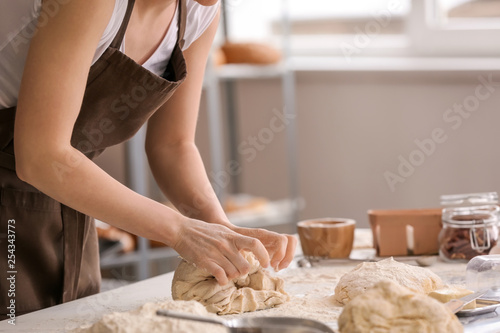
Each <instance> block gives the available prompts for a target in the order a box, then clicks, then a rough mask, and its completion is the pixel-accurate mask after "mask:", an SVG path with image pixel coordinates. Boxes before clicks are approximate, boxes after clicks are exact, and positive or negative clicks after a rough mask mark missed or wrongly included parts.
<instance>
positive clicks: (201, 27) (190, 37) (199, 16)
mask: <svg viewBox="0 0 500 333" xmlns="http://www.w3.org/2000/svg"><path fill="white" fill-rule="evenodd" d="M186 7H187V24H186V32H185V35H184V39H185V41H186V44H185V45H184V48H185V49H186V48H188V47H189V45H191V43H193V42H194V41H195V40H197V39H198V38H199V37H200V36H201V35H202V34H203V32H205V30H206V29H207V28H208V26H209V25H210V23H212V21H213V20H214V18H215V16H216V15H217V12H218V11H219V7H220V1H217V3H216V4H215V5H213V6H203V5H200V4H199V3H198V2H196V1H195V0H186Z"/></svg>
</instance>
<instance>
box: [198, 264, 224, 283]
mask: <svg viewBox="0 0 500 333" xmlns="http://www.w3.org/2000/svg"><path fill="white" fill-rule="evenodd" d="M199 267H200V268H202V269H204V270H206V271H207V272H208V273H209V274H211V275H213V276H214V277H215V279H216V280H217V282H218V283H219V285H221V286H224V285H226V284H227V283H228V282H229V279H228V278H227V275H226V271H225V270H224V269H223V268H222V267H221V266H219V265H218V264H216V263H215V262H213V261H207V262H205V263H204V264H203V265H200V266H199Z"/></svg>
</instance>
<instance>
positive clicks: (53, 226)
mask: <svg viewBox="0 0 500 333" xmlns="http://www.w3.org/2000/svg"><path fill="white" fill-rule="evenodd" d="M133 6H134V0H129V3H128V7H127V12H126V14H125V18H124V20H123V23H122V25H121V27H120V30H119V32H118V34H117V35H116V37H115V39H114V40H113V42H112V43H111V45H110V47H109V48H108V49H107V50H106V51H105V52H104V54H103V55H102V56H101V57H100V58H99V59H98V60H97V61H96V62H95V63H94V64H93V65H92V66H91V68H90V71H89V76H88V80H87V86H86V90H85V94H84V99H83V102H82V107H81V110H80V113H79V115H78V118H77V120H76V122H75V126H74V128H73V134H72V137H71V145H72V146H73V147H75V148H76V149H78V150H79V151H81V152H82V153H84V154H85V155H86V156H87V157H88V158H90V159H93V158H94V157H96V156H98V155H99V154H100V153H101V152H102V151H103V150H104V149H105V148H107V147H109V146H112V145H116V144H118V143H121V142H124V141H126V140H127V139H129V138H131V137H132V136H133V135H134V134H135V133H136V132H137V131H138V130H139V129H140V128H141V127H142V125H143V124H144V123H145V122H146V121H147V120H148V119H149V118H150V117H151V116H152V115H153V113H154V112H155V111H156V110H158V108H159V107H160V106H161V105H163V104H164V103H165V102H166V101H167V100H168V99H169V98H170V96H172V94H173V93H174V91H175V90H176V89H177V87H178V86H179V85H180V84H181V83H182V82H183V81H184V79H185V78H186V75H187V72H186V63H185V61H184V56H183V54H182V47H183V45H184V31H185V28H186V0H179V8H178V11H179V30H178V36H177V43H176V45H175V47H174V50H173V51H172V56H171V59H170V62H169V64H168V66H167V68H166V70H165V72H164V74H163V75H162V76H161V77H160V76H158V75H156V74H154V73H152V72H150V71H148V70H147V69H145V68H144V67H142V66H141V65H139V64H137V63H136V62H135V61H133V60H132V59H130V58H129V57H127V56H126V55H125V54H123V53H122V52H120V51H119V47H120V45H121V44H122V40H123V38H124V36H125V31H126V29H127V25H128V22H129V19H130V15H131V13H132V9H133ZM15 109H16V108H15V107H13V108H9V109H4V110H0V258H1V259H0V279H1V281H2V283H1V284H0V320H2V319H7V318H8V317H7V314H8V309H7V307H8V306H9V304H10V303H9V302H10V298H8V296H7V295H8V291H9V283H4V281H6V279H7V278H8V277H9V276H10V275H11V274H7V272H8V271H12V269H10V268H9V266H8V262H7V257H8V255H9V254H10V253H9V252H8V244H10V243H9V242H8V235H7V233H8V231H7V230H8V224H9V222H8V221H9V220H14V221H15V229H12V230H15V271H17V273H16V274H15V278H16V283H15V285H16V292H15V304H16V310H15V313H16V316H19V315H22V314H24V313H28V312H31V311H35V310H39V309H42V308H45V307H49V306H53V305H56V304H59V303H63V302H68V301H71V300H74V299H77V298H80V297H84V296H88V295H92V294H95V293H97V292H99V287H100V280H101V276H100V269H99V251H98V242H97V233H96V230H95V224H94V220H93V218H91V217H89V216H86V215H84V214H82V213H80V212H77V211H75V210H74V209H71V208H69V207H67V206H65V205H63V204H61V203H59V202H57V201H55V200H54V199H52V198H50V197H48V196H46V195H44V194H43V193H41V192H40V191H38V190H37V189H36V188H34V187H33V186H31V185H29V184H27V183H25V182H23V181H21V180H20V179H19V178H18V177H17V175H16V172H15V157H14V143H13V137H14V120H15ZM10 224H12V222H10ZM9 264H12V262H9Z"/></svg>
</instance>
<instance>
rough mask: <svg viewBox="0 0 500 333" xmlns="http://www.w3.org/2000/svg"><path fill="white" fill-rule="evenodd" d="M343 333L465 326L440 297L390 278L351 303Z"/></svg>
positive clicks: (413, 332) (435, 331) (433, 332)
mask: <svg viewBox="0 0 500 333" xmlns="http://www.w3.org/2000/svg"><path fill="white" fill-rule="evenodd" d="M338 323H339V329H340V332H341V333H386V332H387V333H389V332H390V333H441V332H446V333H456V332H457V333H458V332H463V326H462V325H461V324H460V322H459V321H458V319H457V317H456V316H455V315H454V314H453V313H452V312H451V311H450V310H448V308H447V307H446V306H445V305H444V304H442V303H440V302H439V301H437V300H435V299H433V298H431V297H429V296H427V295H422V294H417V293H414V292H412V291H411V290H409V289H407V288H405V287H403V286H401V285H399V284H397V283H395V282H393V281H390V280H385V281H380V282H378V283H377V284H376V285H375V286H374V287H372V288H371V289H368V290H367V291H366V292H365V293H363V294H361V295H359V296H357V297H356V298H354V299H353V300H351V301H350V302H349V304H347V305H346V306H345V307H344V309H343V311H342V313H341V314H340V317H339V321H338Z"/></svg>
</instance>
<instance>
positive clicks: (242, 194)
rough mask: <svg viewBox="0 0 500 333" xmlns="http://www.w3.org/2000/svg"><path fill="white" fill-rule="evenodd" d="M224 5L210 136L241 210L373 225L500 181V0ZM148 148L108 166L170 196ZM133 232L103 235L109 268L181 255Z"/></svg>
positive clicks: (154, 269) (233, 214) (144, 268)
mask: <svg viewBox="0 0 500 333" xmlns="http://www.w3.org/2000/svg"><path fill="white" fill-rule="evenodd" d="M221 11H222V13H223V15H222V18H221V23H220V28H219V33H218V35H217V38H216V42H215V45H214V48H213V52H212V56H211V59H210V61H209V63H208V64H207V73H206V78H205V86H204V90H203V96H202V102H201V108H200V115H199V121H198V134H197V144H198V147H199V150H200V152H201V154H202V156H203V158H204V161H205V166H206V168H207V171H208V174H209V177H210V179H211V181H212V183H213V185H214V187H215V189H216V191H217V193H218V195H219V197H220V200H221V202H223V204H224V207H225V209H226V211H227V213H228V216H229V217H230V219H231V220H232V221H233V223H235V224H239V225H244V226H249V227H264V228H269V229H272V230H276V231H281V232H289V233H295V231H296V229H295V225H296V222H297V221H299V220H303V219H309V218H318V217H326V216H330V217H345V218H353V219H355V220H356V221H357V226H358V227H365V228H366V227H368V226H369V224H368V215H367V210H369V209H394V208H435V207H439V204H440V203H439V196H440V195H442V194H454V193H471V192H487V191H498V190H499V189H500V179H499V177H498V171H497V170H498V169H499V166H500V154H499V152H498V148H497V147H498V142H499V141H498V134H497V131H498V127H499V124H500V43H499V40H500V1H499V0H395V1H392V0H351V1H349V2H345V1H344V2H341V1H331V0H311V1H298V0H281V1H280V0H273V1H264V0H252V1H245V0H226V1H222V9H221ZM143 145H144V144H143V133H139V135H138V136H136V137H135V138H134V139H133V140H132V141H131V142H128V143H126V144H123V145H119V146H116V147H112V148H110V149H108V150H107V151H106V152H105V153H104V154H103V155H102V156H100V157H99V159H98V160H97V163H98V164H99V165H101V166H102V167H103V168H104V169H105V170H106V171H107V172H108V173H110V174H111V175H112V176H113V177H115V178H116V179H118V180H119V181H121V182H123V183H124V184H126V185H127V186H130V187H131V188H133V189H135V190H136V191H138V192H140V193H143V194H145V195H147V196H149V197H151V198H154V199H155V200H158V201H160V202H165V203H166V204H168V203H167V202H166V199H165V198H164V197H163V196H162V195H161V193H160V191H159V190H158V188H157V187H156V185H155V183H154V180H153V179H152V177H151V175H150V172H149V169H148V166H147V161H146V159H145V156H144V154H143V152H142V150H143ZM101 229H102V230H101V234H106V232H108V233H109V230H108V229H107V226H105V225H101ZM120 237H122V238H121V239H125V238H127V239H128V240H126V241H118V242H117V241H116V238H118V236H116V237H114V239H113V237H112V238H111V240H109V239H108V242H107V243H104V242H103V245H102V250H103V254H102V267H103V274H104V276H105V277H114V278H119V279H124V280H138V279H143V278H146V277H149V276H152V275H156V274H159V273H162V272H166V271H169V270H173V269H174V268H175V265H176V262H177V261H178V258H177V255H176V254H175V252H173V251H172V250H171V249H168V248H164V247H158V246H159V245H158V244H150V243H149V242H148V241H146V240H140V241H137V240H135V239H133V238H132V237H131V236H123V235H121V234H120ZM123 237H125V238H123ZM104 238H105V237H104ZM124 242H125V245H124ZM124 250H125V252H126V253H124Z"/></svg>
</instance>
